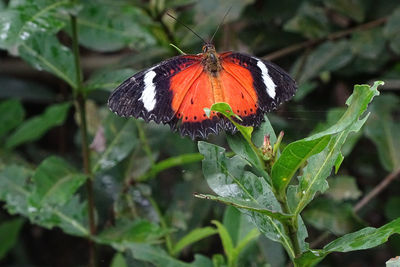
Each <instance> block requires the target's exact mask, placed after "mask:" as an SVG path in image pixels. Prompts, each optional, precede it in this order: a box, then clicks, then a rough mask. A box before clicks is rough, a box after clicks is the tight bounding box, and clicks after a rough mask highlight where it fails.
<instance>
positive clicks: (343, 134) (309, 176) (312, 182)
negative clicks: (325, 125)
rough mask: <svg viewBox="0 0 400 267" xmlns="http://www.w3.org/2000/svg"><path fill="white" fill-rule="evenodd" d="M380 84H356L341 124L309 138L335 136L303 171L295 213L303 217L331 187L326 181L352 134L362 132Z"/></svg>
mask: <svg viewBox="0 0 400 267" xmlns="http://www.w3.org/2000/svg"><path fill="white" fill-rule="evenodd" d="M379 84H381V82H375V84H374V86H372V87H369V86H368V85H356V86H355V87H354V93H353V94H352V95H351V96H350V97H349V99H348V100H347V102H346V103H347V105H348V106H349V107H348V109H347V111H346V113H345V114H344V115H343V116H342V117H341V118H340V119H339V121H338V122H337V123H336V124H335V125H333V126H331V127H330V128H329V129H327V130H325V131H323V132H320V133H317V134H314V135H312V136H311V137H309V138H306V139H308V140H315V139H316V138H320V137H321V136H323V135H326V134H334V135H333V136H332V138H331V140H330V142H329V144H328V146H327V147H326V148H325V149H324V150H323V151H322V152H321V153H319V154H316V155H314V156H312V157H310V159H309V160H308V164H307V166H306V167H305V168H304V169H303V175H302V176H301V177H300V179H299V185H298V187H297V192H296V196H295V198H296V199H297V201H296V202H297V204H296V208H295V210H294V213H295V214H300V212H301V211H302V210H303V209H304V207H305V206H306V205H307V204H308V203H309V202H310V201H311V200H312V199H313V198H314V196H315V194H316V193H317V192H318V191H320V192H324V191H325V190H326V189H327V188H328V184H327V182H326V178H327V177H328V176H329V175H330V173H331V170H332V167H333V166H334V165H335V163H336V161H337V158H338V156H339V154H340V153H341V148H342V146H343V144H344V142H345V141H346V138H347V136H348V134H349V133H350V132H357V131H359V130H360V128H361V127H362V126H363V125H364V123H365V121H366V120H367V118H368V115H367V116H364V118H363V119H361V120H360V119H359V117H360V116H361V115H362V114H363V113H364V112H365V110H366V109H367V105H368V103H369V102H370V101H372V99H373V97H374V96H375V95H378V94H379V92H378V91H377V86H378V85H379Z"/></svg>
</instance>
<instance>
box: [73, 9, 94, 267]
mask: <svg viewBox="0 0 400 267" xmlns="http://www.w3.org/2000/svg"><path fill="white" fill-rule="evenodd" d="M71 27H72V47H73V52H74V59H75V70H76V87H75V88H74V89H75V91H74V97H75V100H76V103H77V109H78V113H79V118H80V124H79V127H80V131H81V138H82V158H83V169H84V172H85V174H86V175H87V176H88V179H87V180H86V190H87V197H88V209H89V210H88V214H89V228H90V235H91V236H93V235H95V234H96V224H95V219H94V193H93V174H92V171H91V168H90V150H89V142H88V138H87V121H86V107H85V104H86V95H85V94H84V92H83V88H82V69H81V64H80V53H79V44H78V28H77V21H76V16H74V15H71ZM89 266H91V267H94V266H96V248H95V244H94V242H93V240H92V239H91V237H89Z"/></svg>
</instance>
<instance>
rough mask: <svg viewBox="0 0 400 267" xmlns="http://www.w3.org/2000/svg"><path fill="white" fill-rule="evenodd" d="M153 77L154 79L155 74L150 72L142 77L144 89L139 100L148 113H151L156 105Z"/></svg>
mask: <svg viewBox="0 0 400 267" xmlns="http://www.w3.org/2000/svg"><path fill="white" fill-rule="evenodd" d="M154 77H156V73H155V72H154V71H152V70H151V71H148V72H147V73H146V74H145V75H144V78H143V81H144V89H143V92H142V96H141V97H140V98H139V100H140V101H142V102H143V106H144V107H145V109H146V110H147V111H148V112H150V111H152V110H153V109H154V106H155V105H156V86H155V84H154V83H153V79H154Z"/></svg>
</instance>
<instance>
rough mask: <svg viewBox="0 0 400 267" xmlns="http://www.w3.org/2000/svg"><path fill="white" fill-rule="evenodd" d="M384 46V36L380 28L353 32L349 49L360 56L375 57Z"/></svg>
mask: <svg viewBox="0 0 400 267" xmlns="http://www.w3.org/2000/svg"><path fill="white" fill-rule="evenodd" d="M384 48H385V38H384V36H383V32H382V29H380V28H375V29H371V30H366V31H359V32H355V33H353V35H352V37H351V49H352V51H353V53H354V54H356V55H360V56H361V57H364V58H369V59H376V58H377V57H378V56H379V55H380V54H381V52H382V51H383V49H384Z"/></svg>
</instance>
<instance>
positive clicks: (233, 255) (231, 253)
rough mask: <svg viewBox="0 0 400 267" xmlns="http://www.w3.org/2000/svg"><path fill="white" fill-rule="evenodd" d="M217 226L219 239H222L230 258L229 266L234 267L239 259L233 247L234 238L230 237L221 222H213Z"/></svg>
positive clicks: (227, 255)
mask: <svg viewBox="0 0 400 267" xmlns="http://www.w3.org/2000/svg"><path fill="white" fill-rule="evenodd" d="M211 222H212V223H213V224H214V225H215V226H217V229H218V234H219V237H220V238H221V242H222V247H223V249H224V252H225V255H226V257H227V258H228V266H232V265H233V263H234V262H235V261H234V260H235V259H236V258H237V256H238V255H237V254H236V251H235V249H234V246H233V242H232V238H231V237H230V235H229V233H228V231H227V230H226V228H225V226H224V225H223V224H221V223H220V222H219V221H216V220H213V221H211Z"/></svg>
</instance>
